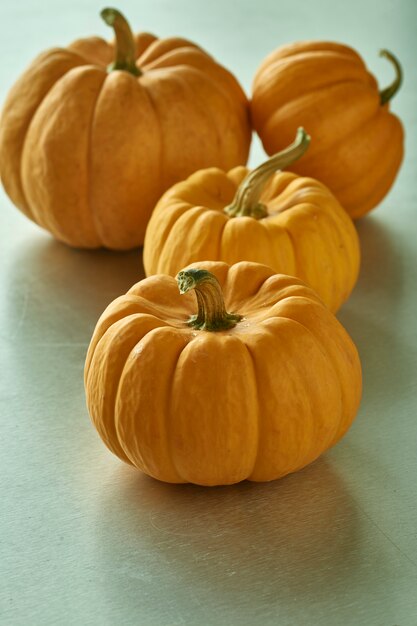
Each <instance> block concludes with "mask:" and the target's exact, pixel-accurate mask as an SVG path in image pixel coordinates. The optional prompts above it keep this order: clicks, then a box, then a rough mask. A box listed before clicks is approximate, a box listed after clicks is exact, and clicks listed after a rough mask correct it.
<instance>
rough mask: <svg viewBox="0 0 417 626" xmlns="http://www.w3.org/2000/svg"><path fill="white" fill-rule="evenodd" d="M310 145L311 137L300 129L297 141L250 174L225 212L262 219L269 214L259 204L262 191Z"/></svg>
mask: <svg viewBox="0 0 417 626" xmlns="http://www.w3.org/2000/svg"><path fill="white" fill-rule="evenodd" d="M309 144H310V137H309V135H307V133H306V131H305V130H304V128H299V129H298V131H297V135H296V137H295V141H294V142H293V143H292V144H291V145H290V146H288V148H285V150H282V151H281V152H278V153H277V154H274V156H272V157H271V158H270V159H269V160H268V161H266V162H265V163H262V165H259V166H258V167H257V168H256V169H254V170H252V171H251V172H249V174H248V175H247V176H246V178H245V179H244V180H243V182H242V183H241V184H240V186H239V187H238V190H237V192H236V195H235V197H234V198H233V202H232V204H229V206H227V207H226V208H225V209H224V211H225V213H227V214H228V215H229V217H242V216H248V217H254V218H255V219H261V218H262V217H265V215H267V214H268V211H267V208H266V206H265V205H264V204H262V203H261V202H259V199H260V197H261V195H262V191H263V189H264V187H265V185H266V183H267V182H268V180H269V179H270V178H271V176H272V175H273V174H275V172H276V171H277V170H282V169H284V168H286V167H288V166H289V165H291V163H294V161H297V159H299V158H300V157H301V156H302V155H303V154H304V152H305V151H306V150H307V148H308V146H309Z"/></svg>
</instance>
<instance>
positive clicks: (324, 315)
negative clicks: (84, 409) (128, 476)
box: [85, 262, 361, 485]
mask: <svg viewBox="0 0 417 626" xmlns="http://www.w3.org/2000/svg"><path fill="white" fill-rule="evenodd" d="M193 267H194V268H196V267H198V271H197V273H200V274H201V273H202V272H201V271H200V270H201V269H202V270H203V271H204V270H208V271H209V272H211V273H212V274H213V275H214V276H215V277H216V278H217V279H218V281H219V285H220V288H221V290H222V291H223V295H224V300H225V304H226V308H227V310H230V311H233V312H234V313H235V314H237V315H235V316H229V317H239V316H243V318H242V319H241V321H238V322H237V323H236V325H235V326H234V327H231V328H228V329H226V330H217V331H215V332H214V331H210V330H205V329H204V328H203V329H198V328H197V327H190V326H189V325H188V324H187V320H188V319H189V317H190V315H191V314H193V313H195V311H196V308H197V307H196V301H195V297H194V295H193V294H192V293H191V292H189V293H187V294H186V295H180V294H179V291H178V286H177V282H176V280H175V279H174V278H173V277H171V276H167V275H157V276H151V277H149V278H146V279H144V280H142V281H141V282H139V283H138V284H136V285H135V286H133V287H132V288H131V289H130V290H129V291H128V293H127V294H126V295H124V296H121V297H120V298H118V299H116V300H115V301H114V302H113V303H112V304H110V305H109V307H108V308H107V309H106V310H105V312H104V313H103V315H102V316H101V318H100V320H99V321H98V323H97V326H96V328H95V331H94V334H93V337H92V340H91V343H90V347H89V350H88V354H87V360H86V365H85V388H86V397H87V405H88V408H89V411H90V415H91V418H92V421H93V423H94V425H95V427H96V428H97V430H98V432H99V434H100V436H101V437H102V439H103V441H104V442H105V444H106V445H107V447H108V448H109V449H110V450H111V451H112V452H113V453H114V454H116V455H117V456H118V457H119V458H121V459H122V460H124V461H126V462H128V463H131V464H132V465H134V466H136V467H137V468H139V469H140V470H141V471H143V472H145V473H146V474H148V475H150V476H153V477H154V478H157V479H159V480H162V481H166V482H170V483H184V482H190V483H196V484H199V485H223V484H231V483H236V482H239V481H242V480H245V479H248V480H252V481H269V480H273V479H276V478H280V477H282V476H284V475H286V474H288V473H290V472H295V471H296V470H299V469H301V468H302V467H304V466H306V465H307V464H309V463H311V462H312V461H314V460H315V459H316V458H317V457H318V456H319V455H320V454H321V453H322V452H324V451H325V450H326V449H328V448H329V447H330V446H332V445H334V444H335V443H336V442H337V441H338V440H339V439H340V438H341V437H342V436H343V434H344V433H345V432H346V431H347V429H348V428H349V426H350V424H351V422H352V420H353V419H354V416H355V415H356V412H357V410H358V406H359V401H360V396H361V367H360V361H359V357H358V353H357V351H356V348H355V346H354V344H353V342H352V340H351V339H350V337H349V336H348V335H347V333H346V331H345V330H344V329H343V327H342V326H341V324H340V323H339V322H338V321H337V319H336V318H335V317H334V316H333V314H332V313H331V312H330V311H329V310H328V309H327V307H325V306H323V304H322V303H321V301H320V299H319V298H318V297H317V296H316V294H315V293H314V292H313V291H312V290H311V289H310V288H309V287H307V286H306V285H305V284H304V283H302V282H301V281H300V280H298V279H296V278H292V277H289V276H284V275H278V274H275V273H274V272H273V270H271V269H270V268H267V267H266V266H264V265H260V264H257V263H248V262H242V263H238V264H235V265H232V266H228V265H227V264H225V263H220V262H206V263H199V264H195V265H194V266H193ZM189 273H190V272H188V274H189ZM203 273H204V272H203ZM206 273H207V272H206ZM183 274H187V272H183ZM211 288H212V285H210V289H211ZM201 293H202V291H201V292H200V293H197V294H196V295H197V301H198V299H199V295H200V298H201ZM208 293H209V292H208V291H207V292H206V294H205V296H207V294H208ZM214 300H215V298H214ZM199 311H200V309H199ZM226 315H228V314H227V313H226ZM197 317H198V316H197ZM194 323H195V324H196V322H194Z"/></svg>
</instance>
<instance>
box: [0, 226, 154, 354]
mask: <svg viewBox="0 0 417 626" xmlns="http://www.w3.org/2000/svg"><path fill="white" fill-rule="evenodd" d="M32 239H33V241H32ZM8 276H9V283H8V297H7V303H8V314H7V316H6V324H5V326H3V333H4V334H5V335H6V336H10V335H12V336H14V337H15V338H16V340H19V338H22V341H24V342H27V341H30V343H31V345H32V346H42V347H46V346H52V345H53V344H57V345H58V344H59V345H61V346H62V344H68V345H70V344H71V342H73V343H77V344H78V345H79V344H80V343H84V344H85V346H86V347H87V345H88V342H89V340H90V338H91V334H92V331H93V328H94V326H95V324H96V322H97V319H98V318H99V316H100V315H101V313H102V312H103V310H104V309H105V307H106V306H107V305H108V304H109V303H110V302H111V301H112V300H113V299H114V298H116V297H117V296H119V295H121V294H123V293H125V292H126V291H127V290H128V289H129V288H130V287H131V286H132V284H134V283H135V282H137V281H139V280H141V279H142V278H143V277H144V271H143V267H142V260H141V255H140V253H139V251H138V250H134V251H130V252H126V253H121V252H120V253H117V252H111V251H108V250H94V251H88V250H79V249H74V248H70V247H68V246H66V245H64V244H61V243H59V242H57V241H55V240H53V239H51V238H48V237H47V236H44V235H40V236H39V237H38V238H35V239H34V238H31V240H30V242H29V243H28V244H27V245H26V246H24V247H22V252H21V254H20V256H18V257H17V260H16V262H15V263H14V265H13V266H11V267H10V269H9V272H8ZM51 302H52V305H51ZM16 320H18V321H16ZM17 331H18V332H17Z"/></svg>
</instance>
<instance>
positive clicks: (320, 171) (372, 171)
mask: <svg viewBox="0 0 417 626" xmlns="http://www.w3.org/2000/svg"><path fill="white" fill-rule="evenodd" d="M384 53H385V56H388V58H390V59H391V60H392V61H393V62H394V64H395V63H398V62H397V61H396V60H395V59H393V58H392V55H391V54H390V53H387V52H386V51H384ZM400 71H401V70H400V68H398V69H397V72H400ZM397 78H399V83H398V87H399V85H400V83H401V74H400V76H399V77H397ZM398 87H397V88H398ZM382 93H383V92H381V93H379V92H378V85H377V82H376V80H375V78H374V76H373V75H372V74H370V73H369V72H368V70H367V68H366V66H365V64H364V62H363V60H362V58H361V57H360V56H359V54H357V52H355V51H354V50H352V49H351V48H349V47H348V46H345V45H341V44H337V43H330V42H321V41H307V42H299V43H294V44H291V45H286V46H282V47H280V48H278V49H277V50H275V51H274V52H272V53H271V54H270V55H269V56H268V57H267V58H266V59H265V60H264V61H263V63H262V64H261V66H260V67H259V69H258V70H257V72H256V74H255V78H254V81H253V88H252V101H251V116H252V123H253V127H254V129H255V130H256V132H257V133H258V135H259V137H260V138H261V140H262V143H263V145H264V148H265V150H266V152H267V153H268V154H272V153H275V152H277V151H279V150H280V149H281V148H282V147H283V146H285V145H286V144H287V143H288V140H289V139H290V138H291V137H292V136H293V134H294V132H295V130H296V128H297V127H298V126H300V124H302V125H303V126H305V128H307V129H308V131H309V133H310V134H311V136H312V137H313V141H312V145H311V149H310V150H309V151H308V153H307V154H306V155H305V156H304V157H303V158H302V159H300V161H298V162H297V164H296V165H295V167H294V171H295V172H297V173H299V174H301V175H303V176H312V177H313V178H318V179H319V180H320V181H322V182H323V183H324V184H325V185H327V186H328V187H329V189H330V190H331V191H332V192H333V193H334V194H335V195H336V197H337V198H338V199H339V201H340V203H341V205H342V206H343V207H344V209H346V211H348V213H349V214H350V215H351V217H352V218H354V219H356V218H359V217H361V216H362V215H364V214H365V213H367V212H368V211H370V210H371V209H373V208H374V207H375V206H376V205H377V204H378V203H379V202H381V200H382V199H383V198H384V197H385V195H386V194H387V193H388V191H389V189H390V188H391V186H392V184H393V182H394V180H395V178H396V175H397V173H398V170H399V168H400V165H401V162H402V159H403V154H404V147H403V144H404V133H403V127H402V124H401V122H400V120H399V119H398V117H396V116H395V115H394V114H393V113H391V112H390V109H389V103H388V102H387V103H385V104H381V96H382ZM392 95H393V94H392ZM389 97H392V96H389Z"/></svg>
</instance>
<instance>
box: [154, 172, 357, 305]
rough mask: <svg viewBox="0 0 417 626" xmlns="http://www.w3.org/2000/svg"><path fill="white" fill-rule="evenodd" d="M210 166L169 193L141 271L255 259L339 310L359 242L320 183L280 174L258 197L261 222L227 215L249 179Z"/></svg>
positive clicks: (160, 271) (354, 270) (354, 277)
mask: <svg viewBox="0 0 417 626" xmlns="http://www.w3.org/2000/svg"><path fill="white" fill-rule="evenodd" d="M247 173H248V170H247V168H245V167H237V168H234V169H233V170H231V171H229V172H227V173H226V172H223V171H221V170H220V169H217V168H210V169H207V170H203V171H200V172H196V173H195V174H193V175H192V176H190V177H189V178H188V180H186V181H184V182H181V183H178V184H177V185H175V186H174V187H172V189H170V190H168V191H167V192H166V193H165V194H164V196H163V197H162V198H161V200H160V201H159V203H158V204H157V206H156V208H155V210H154V212H153V214H152V217H151V219H150V222H149V226H148V230H147V233H146V237H145V245H144V250H143V262H144V267H145V271H146V274H147V275H148V276H149V275H151V274H170V275H172V276H175V275H176V274H177V272H179V270H180V269H181V268H182V267H184V266H186V265H188V264H189V263H194V262H197V261H204V260H206V259H210V260H213V261H224V262H226V263H229V264H233V263H237V262H238V261H254V262H257V263H263V264H265V265H268V266H269V267H272V268H273V269H274V270H275V271H276V272H279V273H282V274H289V275H291V276H297V277H298V278H301V279H302V280H303V281H305V282H307V283H308V284H309V285H310V286H311V287H312V288H313V289H314V290H315V291H316V292H317V293H318V294H319V296H320V297H321V298H322V299H323V301H324V302H325V303H326V304H327V306H328V307H329V308H330V309H331V310H332V311H336V310H337V309H338V308H339V307H340V306H341V304H342V303H343V302H344V301H345V300H346V299H347V298H348V297H349V295H350V293H351V291H352V289H353V287H354V285H355V283H356V280H357V277H358V272H359V264H360V249H359V240H358V235H357V233H356V230H355V227H354V225H353V223H352V220H351V219H350V217H349V216H348V215H347V214H346V212H345V211H344V210H343V209H342V207H341V206H340V204H339V203H338V201H337V200H336V198H335V197H334V196H333V195H332V194H331V193H330V192H329V190H328V189H326V187H324V185H322V184H320V183H319V182H318V181H316V180H313V179H311V178H301V177H299V176H297V175H295V174H293V173H290V172H278V173H276V174H275V175H274V176H273V177H272V178H271V180H270V182H269V183H268V184H267V186H266V187H265V189H264V191H263V194H262V196H261V200H262V202H263V203H264V204H265V205H266V206H267V208H268V211H269V214H268V216H266V217H265V218H262V219H255V218H252V217H229V216H228V215H227V214H226V213H224V210H223V209H224V208H225V207H226V206H227V205H228V204H230V203H231V202H232V200H233V197H234V195H235V193H236V190H237V188H238V186H239V184H240V183H241V182H242V180H243V179H244V178H245V176H246V175H247Z"/></svg>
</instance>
